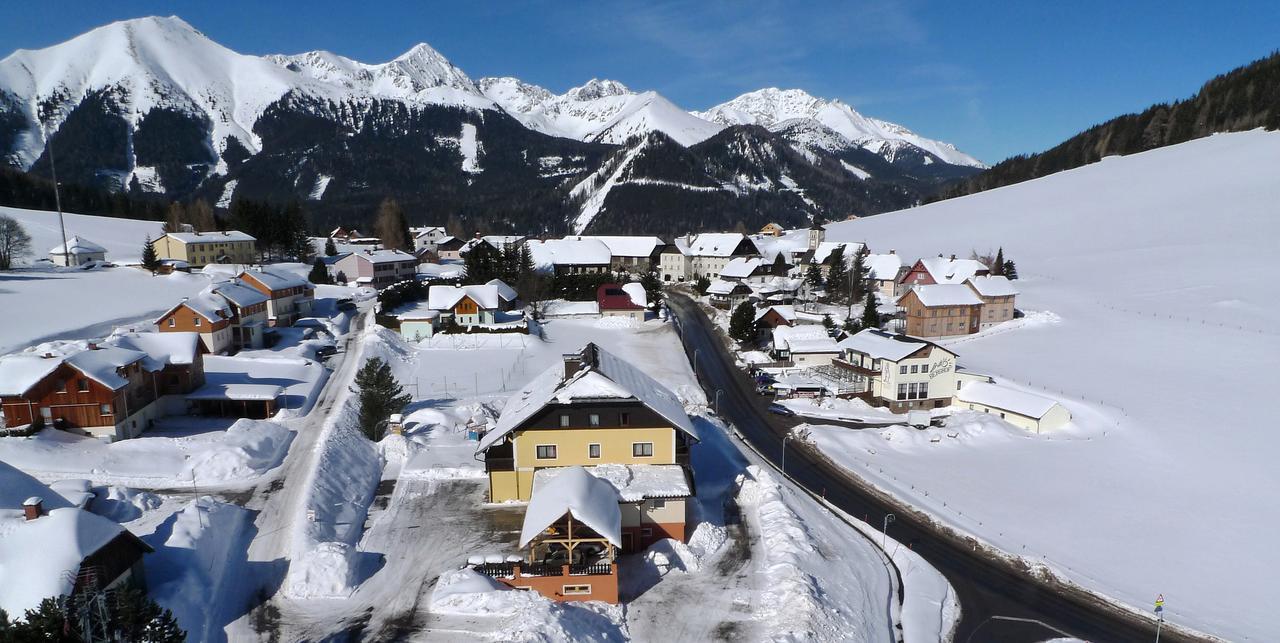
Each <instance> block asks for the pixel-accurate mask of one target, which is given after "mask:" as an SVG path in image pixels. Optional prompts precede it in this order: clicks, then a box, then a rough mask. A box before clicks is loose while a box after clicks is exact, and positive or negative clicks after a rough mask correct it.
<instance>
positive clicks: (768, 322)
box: [756, 306, 796, 330]
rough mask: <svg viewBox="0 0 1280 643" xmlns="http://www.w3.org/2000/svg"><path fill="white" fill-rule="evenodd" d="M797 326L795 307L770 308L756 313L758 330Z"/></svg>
mask: <svg viewBox="0 0 1280 643" xmlns="http://www.w3.org/2000/svg"><path fill="white" fill-rule="evenodd" d="M795 325H796V308H795V306H768V307H766V308H763V309H761V310H760V311H759V312H758V313H756V327H757V328H762V329H768V330H773V329H775V328H777V327H779V326H795Z"/></svg>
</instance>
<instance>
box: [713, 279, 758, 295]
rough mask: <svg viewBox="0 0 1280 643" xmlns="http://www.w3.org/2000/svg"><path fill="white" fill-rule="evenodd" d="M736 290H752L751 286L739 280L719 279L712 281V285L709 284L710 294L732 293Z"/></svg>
mask: <svg viewBox="0 0 1280 643" xmlns="http://www.w3.org/2000/svg"><path fill="white" fill-rule="evenodd" d="M735 290H737V291H738V292H744V291H749V290H751V288H750V287H749V286H747V285H746V284H744V283H741V282H738V281H725V280H723V279H717V280H715V281H713V282H711V285H710V286H707V294H708V295H732V294H733V292H734V291H735Z"/></svg>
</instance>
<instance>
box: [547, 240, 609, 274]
mask: <svg viewBox="0 0 1280 643" xmlns="http://www.w3.org/2000/svg"><path fill="white" fill-rule="evenodd" d="M527 245H528V246H529V252H530V254H532V255H533V264H534V265H535V266H537V267H538V268H539V269H541V270H549V269H552V268H554V267H555V266H583V265H586V266H600V265H608V264H609V262H610V261H612V260H613V253H612V252H611V251H610V250H609V246H607V245H605V243H604V242H603V241H600V240H599V239H574V238H566V239H547V240H545V241H539V240H530V241H528V242H527Z"/></svg>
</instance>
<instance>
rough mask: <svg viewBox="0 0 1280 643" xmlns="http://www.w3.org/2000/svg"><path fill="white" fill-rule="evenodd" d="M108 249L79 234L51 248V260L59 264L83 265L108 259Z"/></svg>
mask: <svg viewBox="0 0 1280 643" xmlns="http://www.w3.org/2000/svg"><path fill="white" fill-rule="evenodd" d="M106 260H107V249H106V248H103V247H102V246H100V245H98V244H96V243H94V242H92V241H89V240H88V239H81V238H80V237H79V236H74V237H71V238H70V239H67V242H66V243H65V244H58V245H56V246H54V247H52V248H50V249H49V261H52V262H53V263H54V265H58V266H83V265H85V264H86V263H89V262H92V261H106Z"/></svg>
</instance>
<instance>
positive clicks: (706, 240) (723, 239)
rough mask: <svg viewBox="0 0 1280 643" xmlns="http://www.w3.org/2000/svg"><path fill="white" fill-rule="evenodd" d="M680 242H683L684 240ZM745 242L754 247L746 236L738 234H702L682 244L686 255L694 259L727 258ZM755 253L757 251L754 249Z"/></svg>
mask: <svg viewBox="0 0 1280 643" xmlns="http://www.w3.org/2000/svg"><path fill="white" fill-rule="evenodd" d="M680 241H682V242H684V241H685V240H684V239H681V240H680ZM743 241H746V242H748V243H750V244H751V245H752V247H753V248H754V247H755V244H754V242H752V241H751V240H750V239H748V238H747V236H746V235H744V234H742V233H739V232H704V233H702V234H700V235H697V236H695V237H694V238H693V239H692V240H690V241H688V242H686V243H684V246H685V248H687V249H688V252H687V254H690V255H693V256H695V257H728V256H732V255H733V251H734V250H736V249H737V248H738V246H739V245H741V244H742V242H743ZM756 251H757V253H758V252H759V249H756Z"/></svg>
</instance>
